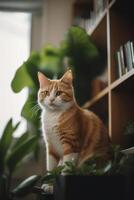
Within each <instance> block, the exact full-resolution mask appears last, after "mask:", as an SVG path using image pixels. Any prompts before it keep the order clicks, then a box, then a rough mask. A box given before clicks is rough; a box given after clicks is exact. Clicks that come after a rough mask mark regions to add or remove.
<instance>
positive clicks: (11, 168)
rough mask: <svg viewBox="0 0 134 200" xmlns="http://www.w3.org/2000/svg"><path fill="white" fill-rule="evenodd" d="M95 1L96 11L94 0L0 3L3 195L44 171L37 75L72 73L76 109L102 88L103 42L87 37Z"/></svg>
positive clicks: (8, 0) (104, 72) (6, 0)
mask: <svg viewBox="0 0 134 200" xmlns="http://www.w3.org/2000/svg"><path fill="white" fill-rule="evenodd" d="M100 2H101V4H100V5H99V4H98V8H99V9H100V10H99V11H98V10H95V9H94V1H93V0H92V1H88V0H87V1H86V0H0V65H1V66H0V68H1V73H0V85H1V90H0V91H1V92H0V138H1V141H0V175H1V177H2V179H1V180H0V184H1V185H2V184H3V181H5V180H6V181H5V182H6V184H7V186H6V187H7V188H8V192H9V189H11V188H13V187H14V186H16V184H18V183H19V182H20V180H23V179H24V178H26V177H29V176H30V175H33V174H43V173H44V172H45V146H44V142H43V139H42V133H41V129H40V110H39V107H38V105H37V91H38V88H39V85H38V80H37V72H38V71H42V72H43V73H45V74H46V75H47V76H48V77H49V78H58V77H60V76H61V75H62V74H63V73H64V71H65V70H66V69H67V67H70V68H72V70H73V73H74V87H75V96H76V99H77V102H78V104H79V105H84V104H85V103H86V101H88V100H90V99H91V97H93V96H94V95H96V91H97V92H98V91H100V90H102V89H104V88H105V87H106V86H107V60H106V42H105V40H106V38H105V39H104V41H101V40H98V41H99V42H97V41H96V40H92V39H91V38H90V36H89V34H88V33H87V32H88V31H89V32H90V28H91V30H92V26H93V24H94V20H95V15H96V14H97V15H98V14H99V13H100V12H101V11H102V10H104V9H105V5H104V1H100ZM99 6H100V7H99ZM96 12H97V13H96ZM102 44H104V45H102ZM96 77H100V78H99V79H97V81H96V82H95V84H97V89H96V88H95V89H96V90H95V91H94V94H93V93H92V92H91V88H92V84H91V83H92V81H93V80H94V79H95V78H96ZM87 85H89V88H88V89H87ZM104 120H105V119H104ZM22 161H23V162H22ZM5 177H6V179H5ZM1 188H2V187H1ZM3 194H4V193H3ZM2 198H3V196H2ZM4 198H5V199H6V198H7V197H4ZM4 198H3V199H4ZM27 198H28V197H27ZM29 198H30V197H29ZM0 199H1V198H0ZM25 199H26V197H25ZM33 199H34V197H33Z"/></svg>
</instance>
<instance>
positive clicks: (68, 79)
mask: <svg viewBox="0 0 134 200" xmlns="http://www.w3.org/2000/svg"><path fill="white" fill-rule="evenodd" d="M61 81H63V82H65V83H70V84H72V81H73V74H72V70H68V71H67V72H65V74H64V75H63V76H62V78H61Z"/></svg>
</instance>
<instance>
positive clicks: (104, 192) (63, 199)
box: [54, 175, 129, 200]
mask: <svg viewBox="0 0 134 200" xmlns="http://www.w3.org/2000/svg"><path fill="white" fill-rule="evenodd" d="M127 184H128V182H127V181H126V177H124V176H121V175H111V176H105V175H103V176H73V175H72V176H71V175H70V176H59V177H57V179H56V183H55V185H54V199H55V200H75V199H76V200H82V199H83V200H86V199H87V200H88V199H91V200H100V199H103V200H114V199H116V200H128V199H129V197H128V187H127Z"/></svg>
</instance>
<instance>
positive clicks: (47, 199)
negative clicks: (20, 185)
mask: <svg viewBox="0 0 134 200" xmlns="http://www.w3.org/2000/svg"><path fill="white" fill-rule="evenodd" d="M38 199H39V200H55V198H54V195H53V194H46V193H41V194H40V195H39V196H38Z"/></svg>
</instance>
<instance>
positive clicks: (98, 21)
mask: <svg viewBox="0 0 134 200" xmlns="http://www.w3.org/2000/svg"><path fill="white" fill-rule="evenodd" d="M106 13H107V9H106V8H105V10H104V11H103V12H102V13H101V14H100V15H99V16H98V17H96V19H95V21H94V25H93V26H92V27H91V28H90V29H89V30H88V31H87V33H88V35H92V34H93V32H94V31H95V29H96V28H97V26H98V25H99V24H100V22H101V21H102V20H103V18H104V17H105V16H106Z"/></svg>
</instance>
